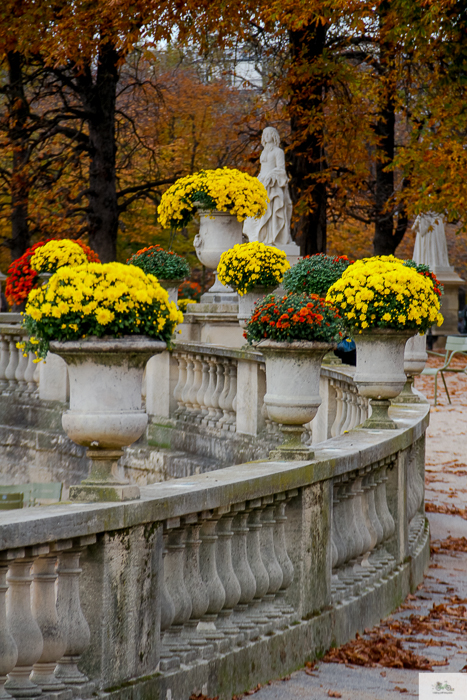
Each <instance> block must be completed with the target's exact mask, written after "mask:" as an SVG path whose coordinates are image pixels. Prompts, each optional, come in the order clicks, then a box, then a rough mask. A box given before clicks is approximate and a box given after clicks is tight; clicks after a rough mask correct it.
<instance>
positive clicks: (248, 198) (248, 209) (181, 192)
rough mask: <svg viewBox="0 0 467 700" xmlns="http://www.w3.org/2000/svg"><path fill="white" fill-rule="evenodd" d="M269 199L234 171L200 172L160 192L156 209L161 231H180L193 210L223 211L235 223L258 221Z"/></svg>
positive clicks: (245, 176) (258, 185)
mask: <svg viewBox="0 0 467 700" xmlns="http://www.w3.org/2000/svg"><path fill="white" fill-rule="evenodd" d="M268 202H269V199H268V196H267V192H266V189H265V187H264V185H262V184H261V182H260V181H259V180H258V179H257V178H255V177H252V176H251V175H248V174H247V173H243V172H241V171H240V170H236V169H235V168H217V169H216V170H200V171H199V172H197V173H194V174H193V175H187V176H186V177H182V178H180V179H179V180H177V181H176V182H175V183H174V184H173V185H172V186H171V187H169V189H168V190H167V191H166V192H164V194H163V195H162V197H161V202H160V204H159V207H158V209H157V212H158V215H159V222H160V224H161V226H163V227H164V228H171V229H182V228H184V227H185V226H186V225H187V224H188V223H189V222H190V221H191V219H192V218H193V216H194V215H195V213H196V211H197V209H203V210H207V211H214V210H217V211H223V212H228V213H229V214H233V215H235V216H236V217H237V219H238V221H244V220H245V219H246V218H247V217H254V218H260V217H261V216H263V214H264V213H265V212H266V207H267V205H268Z"/></svg>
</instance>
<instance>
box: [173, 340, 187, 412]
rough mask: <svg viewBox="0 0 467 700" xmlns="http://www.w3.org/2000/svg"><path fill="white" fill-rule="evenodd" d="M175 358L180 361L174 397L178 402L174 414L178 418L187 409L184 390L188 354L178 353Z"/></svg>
mask: <svg viewBox="0 0 467 700" xmlns="http://www.w3.org/2000/svg"><path fill="white" fill-rule="evenodd" d="M175 359H176V360H177V362H178V382H177V384H176V386H175V389H174V399H175V401H176V402H177V408H176V409H175V413H174V415H175V417H176V418H180V416H181V415H182V414H183V412H184V411H185V405H184V403H183V400H182V392H183V388H184V386H185V384H186V355H184V354H183V353H176V354H175Z"/></svg>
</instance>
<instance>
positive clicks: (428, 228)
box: [412, 212, 453, 272]
mask: <svg viewBox="0 0 467 700" xmlns="http://www.w3.org/2000/svg"><path fill="white" fill-rule="evenodd" d="M412 229H413V231H415V232H416V234H417V237H416V239H415V246H414V249H413V256H412V257H413V259H414V261H415V262H416V263H418V264H420V263H424V264H425V265H429V266H430V269H431V270H433V272H436V270H445V271H448V270H452V269H453V268H452V267H451V266H450V265H449V258H448V247H447V244H446V233H445V231H444V217H443V215H442V214H435V213H434V212H429V213H428V214H419V215H418V216H417V218H416V219H415V222H414V225H413V226H412Z"/></svg>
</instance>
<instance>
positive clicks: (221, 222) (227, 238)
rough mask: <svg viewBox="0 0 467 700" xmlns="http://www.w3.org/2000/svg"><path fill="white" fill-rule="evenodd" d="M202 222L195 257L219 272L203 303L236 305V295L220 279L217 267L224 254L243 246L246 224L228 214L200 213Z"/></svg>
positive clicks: (195, 243) (196, 239) (218, 212)
mask: <svg viewBox="0 0 467 700" xmlns="http://www.w3.org/2000/svg"><path fill="white" fill-rule="evenodd" d="M199 220H200V225H199V232H198V233H197V235H196V236H195V240H194V242H193V244H194V246H195V250H196V255H197V256H198V260H199V261H200V263H202V264H203V265H205V267H208V268H210V269H211V270H216V272H215V273H214V274H215V275H216V281H215V283H214V285H213V286H212V287H211V289H210V290H209V292H208V293H207V294H206V295H203V299H202V301H206V302H208V301H213V302H227V303H229V302H230V303H232V302H236V301H237V293H236V292H235V291H234V290H233V289H231V287H227V286H225V285H223V284H222V283H221V282H220V281H219V280H218V279H217V266H218V265H219V262H220V259H221V255H222V253H224V252H225V251H226V250H229V249H230V248H233V247H234V245H237V243H238V244H240V243H241V242H242V236H243V223H242V222H241V221H238V219H237V217H236V216H233V215H232V214H229V213H228V212H225V211H205V210H199Z"/></svg>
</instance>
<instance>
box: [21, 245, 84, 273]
mask: <svg viewBox="0 0 467 700" xmlns="http://www.w3.org/2000/svg"><path fill="white" fill-rule="evenodd" d="M87 260H88V259H87V256H86V253H85V252H84V250H83V249H82V248H81V246H80V245H79V244H78V243H76V241H72V240H69V239H65V240H61V241H56V240H52V241H49V242H48V243H46V244H45V245H43V246H41V247H40V248H38V249H37V250H36V251H35V253H34V255H33V256H32V258H31V267H32V269H33V270H35V271H36V272H38V273H39V274H40V273H48V274H53V273H54V272H56V271H57V270H58V269H59V268H60V267H65V266H67V265H71V266H73V267H76V266H77V265H83V264H84V263H86V262H87Z"/></svg>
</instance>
